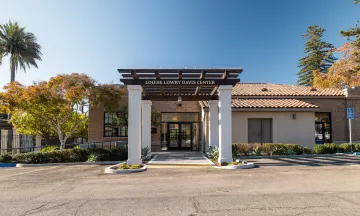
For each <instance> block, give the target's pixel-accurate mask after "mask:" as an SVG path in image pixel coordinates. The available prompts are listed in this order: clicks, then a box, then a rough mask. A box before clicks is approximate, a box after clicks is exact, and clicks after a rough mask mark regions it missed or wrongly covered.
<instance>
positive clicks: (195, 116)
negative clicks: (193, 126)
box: [161, 113, 199, 122]
mask: <svg viewBox="0 0 360 216" xmlns="http://www.w3.org/2000/svg"><path fill="white" fill-rule="evenodd" d="M161 121H162V122H199V113H161Z"/></svg>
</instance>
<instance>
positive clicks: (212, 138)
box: [209, 100, 219, 147]
mask: <svg viewBox="0 0 360 216" xmlns="http://www.w3.org/2000/svg"><path fill="white" fill-rule="evenodd" d="M218 105H219V101H217V100H211V101H209V146H211V147H215V146H216V147H219V107H218Z"/></svg>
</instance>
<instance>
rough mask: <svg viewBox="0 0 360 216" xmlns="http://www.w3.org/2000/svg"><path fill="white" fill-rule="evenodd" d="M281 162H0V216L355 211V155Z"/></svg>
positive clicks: (358, 181) (358, 196)
mask: <svg viewBox="0 0 360 216" xmlns="http://www.w3.org/2000/svg"><path fill="white" fill-rule="evenodd" d="M284 160H285V161H284ZM286 160H292V159H281V160H277V159H255V160H254V161H255V162H257V163H258V164H260V165H261V166H260V167H259V168H256V169H251V170H219V169H215V168H213V167H186V166H182V167H172V168H171V167H168V166H152V167H150V168H149V169H148V171H146V172H143V173H137V174H127V175H107V174H104V173H103V170H104V166H61V167H32V168H1V169H0V200H1V202H0V215H256V216H259V215H340V214H344V215H345V214H346V215H359V214H360V213H359V212H360V205H359V204H360V161H359V160H360V158H359V159H358V158H350V159H349V158H343V157H334V158H332V160H335V161H334V162H333V163H332V164H331V163H330V162H331V160H330V162H329V159H328V158H315V159H310V162H309V161H306V160H309V159H307V158H304V161H303V160H299V161H297V162H292V163H291V162H289V161H286ZM339 161H340V162H341V161H342V163H340V162H339ZM306 163H308V164H306Z"/></svg>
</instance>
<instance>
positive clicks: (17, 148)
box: [12, 129, 21, 154]
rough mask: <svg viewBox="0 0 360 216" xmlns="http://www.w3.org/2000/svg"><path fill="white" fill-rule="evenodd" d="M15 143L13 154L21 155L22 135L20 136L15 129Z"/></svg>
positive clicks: (13, 144)
mask: <svg viewBox="0 0 360 216" xmlns="http://www.w3.org/2000/svg"><path fill="white" fill-rule="evenodd" d="M12 136H13V142H12V148H13V150H12V153H13V154H19V153H20V142H21V134H19V133H18V132H17V131H16V130H15V129H14V130H13V135H12Z"/></svg>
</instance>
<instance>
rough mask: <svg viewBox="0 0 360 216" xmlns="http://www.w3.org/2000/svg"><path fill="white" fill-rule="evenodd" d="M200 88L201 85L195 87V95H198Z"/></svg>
mask: <svg viewBox="0 0 360 216" xmlns="http://www.w3.org/2000/svg"><path fill="white" fill-rule="evenodd" d="M200 88H201V87H196V90H195V95H199V92H200Z"/></svg>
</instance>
